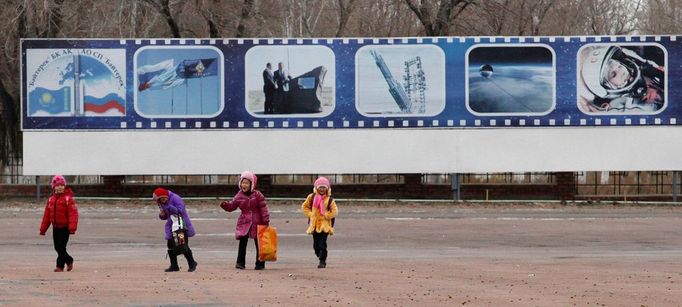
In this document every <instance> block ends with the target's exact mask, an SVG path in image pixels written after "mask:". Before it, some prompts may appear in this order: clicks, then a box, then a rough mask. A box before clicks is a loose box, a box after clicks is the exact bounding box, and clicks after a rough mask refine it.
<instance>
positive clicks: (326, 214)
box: [301, 177, 338, 268]
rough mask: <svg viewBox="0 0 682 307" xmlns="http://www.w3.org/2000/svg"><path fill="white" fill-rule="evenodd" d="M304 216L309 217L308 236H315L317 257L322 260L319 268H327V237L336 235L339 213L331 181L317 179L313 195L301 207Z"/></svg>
mask: <svg viewBox="0 0 682 307" xmlns="http://www.w3.org/2000/svg"><path fill="white" fill-rule="evenodd" d="M301 209H302V210H303V214H305V216H307V217H308V230H307V231H306V232H307V233H308V234H311V235H313V248H314V249H315V255H317V258H319V259H320V264H318V265H317V267H318V268H324V267H326V266H327V237H328V236H329V235H333V234H334V220H335V218H336V214H337V213H338V208H337V207H336V201H334V199H333V198H332V189H331V186H330V185H329V180H328V179H327V178H324V177H320V178H317V180H315V184H314V187H313V193H312V194H309V195H308V197H306V199H305V201H304V202H303V204H302V205H301Z"/></svg>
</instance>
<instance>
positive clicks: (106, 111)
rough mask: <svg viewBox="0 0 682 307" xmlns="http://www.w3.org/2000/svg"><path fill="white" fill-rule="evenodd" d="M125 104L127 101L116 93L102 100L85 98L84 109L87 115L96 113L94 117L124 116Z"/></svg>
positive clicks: (90, 97) (91, 97)
mask: <svg viewBox="0 0 682 307" xmlns="http://www.w3.org/2000/svg"><path fill="white" fill-rule="evenodd" d="M124 103H125V101H124V100H123V98H121V97H120V96H118V95H117V94H115V93H111V94H109V95H106V96H104V97H102V98H97V97H93V96H85V97H84V103H83V109H84V110H85V112H86V114H87V113H94V114H93V115H105V116H123V115H125V112H126V109H125V107H124Z"/></svg>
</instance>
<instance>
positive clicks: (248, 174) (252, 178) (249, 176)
mask: <svg viewBox="0 0 682 307" xmlns="http://www.w3.org/2000/svg"><path fill="white" fill-rule="evenodd" d="M242 179H248V180H249V181H251V192H253V191H254V190H255V189H256V181H257V180H258V178H257V177H256V174H254V173H252V172H250V171H245V172H243V173H242V174H241V176H239V182H238V183H237V187H239V188H240V189H241V183H242Z"/></svg>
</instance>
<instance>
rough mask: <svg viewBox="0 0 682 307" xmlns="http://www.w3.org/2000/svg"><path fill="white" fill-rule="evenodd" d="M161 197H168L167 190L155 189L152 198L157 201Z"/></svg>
mask: <svg viewBox="0 0 682 307" xmlns="http://www.w3.org/2000/svg"><path fill="white" fill-rule="evenodd" d="M161 197H168V190H166V189H164V188H156V190H154V194H152V198H154V200H157V199H159V198H161Z"/></svg>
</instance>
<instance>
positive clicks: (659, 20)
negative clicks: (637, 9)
mask: <svg viewBox="0 0 682 307" xmlns="http://www.w3.org/2000/svg"><path fill="white" fill-rule="evenodd" d="M647 2H648V3H647V5H646V9H645V10H643V11H642V14H641V18H640V19H639V21H640V24H639V29H640V30H641V31H643V32H647V33H652V34H653V33H656V34H666V33H667V34H673V33H678V32H679V29H680V27H682V0H649V1H647Z"/></svg>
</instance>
